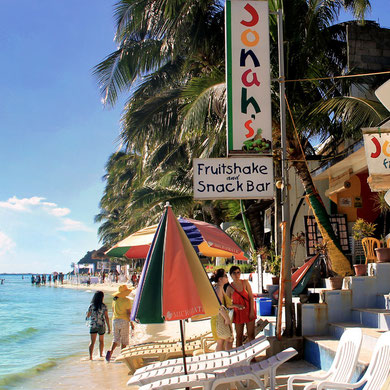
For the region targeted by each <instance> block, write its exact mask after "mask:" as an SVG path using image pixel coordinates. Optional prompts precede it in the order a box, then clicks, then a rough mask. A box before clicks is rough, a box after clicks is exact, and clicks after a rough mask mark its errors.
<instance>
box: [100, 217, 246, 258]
mask: <svg viewBox="0 0 390 390" xmlns="http://www.w3.org/2000/svg"><path fill="white" fill-rule="evenodd" d="M178 221H179V223H180V225H181V226H182V228H183V230H184V232H185V233H186V235H187V237H188V239H189V240H190V242H191V244H192V245H193V247H194V249H195V251H196V252H197V253H201V254H202V255H204V256H209V257H231V256H234V257H235V258H236V259H237V260H248V259H247V258H246V257H245V255H244V252H243V251H242V249H241V248H240V247H239V246H238V245H237V244H236V243H235V242H234V241H233V240H232V239H231V238H230V237H229V236H228V235H227V234H226V233H225V232H224V231H223V230H222V229H220V228H218V227H217V226H215V225H212V224H210V223H207V222H203V221H198V220H196V219H190V218H182V217H179V218H178ZM156 229H157V225H152V226H149V227H147V228H144V229H141V230H139V231H137V232H135V233H133V234H131V235H130V236H128V237H126V238H125V239H124V240H122V241H119V242H118V243H117V244H116V245H114V246H113V247H112V248H111V249H109V250H108V251H107V252H106V253H105V254H106V255H107V256H110V257H122V256H125V257H127V258H128V259H138V258H146V256H147V254H148V251H149V248H150V245H151V244H152V240H153V237H154V234H155V232H156Z"/></svg>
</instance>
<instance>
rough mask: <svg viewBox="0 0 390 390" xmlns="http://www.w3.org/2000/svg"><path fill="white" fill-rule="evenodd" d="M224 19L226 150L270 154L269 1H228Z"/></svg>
mask: <svg viewBox="0 0 390 390" xmlns="http://www.w3.org/2000/svg"><path fill="white" fill-rule="evenodd" d="M225 18H226V20H225V25H226V29H225V30H226V83H227V142H228V153H229V152H238V151H240V152H248V153H256V154H270V153H271V147H272V143H271V141H272V122H271V79H270V51H269V20H268V19H269V13H268V1H242V0H227V1H226V8H225Z"/></svg>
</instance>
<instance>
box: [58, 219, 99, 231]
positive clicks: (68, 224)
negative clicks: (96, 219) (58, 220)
mask: <svg viewBox="0 0 390 390" xmlns="http://www.w3.org/2000/svg"><path fill="white" fill-rule="evenodd" d="M62 223H63V226H61V227H60V228H58V230H62V231H64V232H73V231H83V232H92V231H93V229H91V228H89V227H88V226H85V225H84V224H83V223H82V222H80V221H75V220H74V219H70V218H63V219H62Z"/></svg>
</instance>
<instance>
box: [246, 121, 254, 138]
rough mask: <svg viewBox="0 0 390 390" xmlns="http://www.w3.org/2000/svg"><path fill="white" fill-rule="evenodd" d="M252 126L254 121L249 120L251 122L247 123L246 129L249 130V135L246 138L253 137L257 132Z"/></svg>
mask: <svg viewBox="0 0 390 390" xmlns="http://www.w3.org/2000/svg"><path fill="white" fill-rule="evenodd" d="M251 124H252V119H249V121H246V122H245V125H244V126H245V128H246V129H247V130H248V132H249V133H247V134H245V137H246V138H250V137H253V135H254V134H255V131H254V130H253V128H252V127H251Z"/></svg>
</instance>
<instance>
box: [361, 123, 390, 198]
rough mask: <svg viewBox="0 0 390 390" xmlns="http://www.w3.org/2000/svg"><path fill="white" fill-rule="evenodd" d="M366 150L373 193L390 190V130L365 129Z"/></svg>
mask: <svg viewBox="0 0 390 390" xmlns="http://www.w3.org/2000/svg"><path fill="white" fill-rule="evenodd" d="M362 131H363V140H364V150H365V152H366V160H367V167H368V173H369V177H368V179H367V183H368V184H369V186H370V188H371V191H374V192H375V191H387V190H388V189H390V128H365V129H362Z"/></svg>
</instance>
